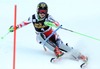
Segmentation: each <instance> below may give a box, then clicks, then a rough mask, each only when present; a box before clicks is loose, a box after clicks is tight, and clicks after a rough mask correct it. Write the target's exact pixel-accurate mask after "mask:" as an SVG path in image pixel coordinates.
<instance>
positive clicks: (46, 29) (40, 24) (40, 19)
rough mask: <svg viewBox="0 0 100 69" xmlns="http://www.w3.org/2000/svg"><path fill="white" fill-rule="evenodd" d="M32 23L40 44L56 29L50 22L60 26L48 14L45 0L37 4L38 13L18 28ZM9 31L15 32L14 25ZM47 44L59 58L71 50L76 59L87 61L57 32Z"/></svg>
mask: <svg viewBox="0 0 100 69" xmlns="http://www.w3.org/2000/svg"><path fill="white" fill-rule="evenodd" d="M31 23H33V26H34V28H35V30H36V35H37V40H38V42H39V43H40V44H42V42H43V41H44V40H45V39H46V38H47V37H48V36H49V35H50V34H51V33H52V32H53V31H54V30H53V29H52V27H50V26H48V23H51V24H54V25H55V27H58V26H60V24H59V23H58V22H57V21H56V20H54V19H53V18H52V17H51V15H49V14H48V6H47V4H46V3H45V2H40V3H39V4H38V6H37V14H33V15H32V16H31V17H29V18H28V20H26V21H23V22H22V23H20V24H18V25H17V26H16V29H19V28H22V27H24V26H26V25H28V24H31ZM9 31H10V32H13V31H14V26H11V27H10V28H9ZM45 46H46V47H47V48H49V49H50V50H51V51H53V52H54V53H55V55H56V57H57V58H59V57H61V56H62V55H64V52H71V53H72V56H73V58H74V59H76V60H77V59H82V60H83V61H86V56H84V55H82V54H81V53H80V52H78V51H76V50H74V49H72V48H70V47H69V46H68V45H66V44H64V43H63V41H62V40H61V39H60V38H59V36H58V34H57V33H55V34H53V35H52V36H51V37H50V39H48V40H47V42H46V43H45ZM63 51H64V52H63Z"/></svg>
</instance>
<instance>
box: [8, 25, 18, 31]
mask: <svg viewBox="0 0 100 69" xmlns="http://www.w3.org/2000/svg"><path fill="white" fill-rule="evenodd" d="M16 29H18V26H16ZM13 31H14V26H13V25H12V26H10V28H9V32H13Z"/></svg>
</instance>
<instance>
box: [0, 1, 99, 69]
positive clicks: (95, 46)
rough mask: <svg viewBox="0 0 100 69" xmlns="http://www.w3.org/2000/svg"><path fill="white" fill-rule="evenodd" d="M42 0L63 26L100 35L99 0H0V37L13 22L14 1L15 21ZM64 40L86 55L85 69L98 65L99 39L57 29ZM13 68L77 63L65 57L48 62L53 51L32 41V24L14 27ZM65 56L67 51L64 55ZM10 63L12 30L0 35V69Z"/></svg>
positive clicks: (67, 67) (58, 68)
mask: <svg viewBox="0 0 100 69" xmlns="http://www.w3.org/2000/svg"><path fill="white" fill-rule="evenodd" d="M42 1H43V2H46V3H47V4H48V6H49V9H48V11H49V12H48V13H49V14H51V15H52V16H53V18H55V20H57V21H58V22H59V23H60V24H62V25H63V27H64V28H68V29H71V30H73V31H76V32H80V33H83V34H86V35H89V36H92V37H95V38H98V39H100V0H14V1H13V0H9V1H8V0H0V37H2V36H4V35H5V34H6V33H7V32H8V28H9V27H10V26H11V25H13V23H14V5H15V4H16V5H17V24H19V23H21V22H22V21H24V20H26V19H27V18H28V17H29V16H31V15H32V14H34V13H36V9H37V4H38V3H39V2H42ZM57 33H58V34H59V35H60V37H61V39H62V40H63V42H64V43H69V46H71V47H74V48H75V49H77V50H79V51H80V52H81V53H83V54H84V55H87V56H88V58H89V62H88V66H87V69H100V54H99V53H100V41H99V40H94V39H91V38H88V37H85V36H80V35H77V34H74V33H72V32H69V31H65V30H62V29H59V30H58V31H57ZM16 46H17V47H16V69H80V67H79V65H80V63H79V62H77V61H73V60H70V59H68V58H64V59H62V60H61V61H60V62H58V63H50V59H51V58H52V57H54V53H53V52H51V51H50V50H48V51H47V52H45V51H44V49H43V46H42V45H40V44H38V43H37V41H36V34H35V30H34V27H33V25H32V24H30V25H27V26H25V27H23V28H21V29H18V30H17V42H16ZM66 56H67V55H66ZM12 67H13V33H9V34H8V35H7V36H5V38H4V39H0V69H12Z"/></svg>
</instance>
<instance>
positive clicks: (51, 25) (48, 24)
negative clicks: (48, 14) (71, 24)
mask: <svg viewBox="0 0 100 69" xmlns="http://www.w3.org/2000/svg"><path fill="white" fill-rule="evenodd" d="M44 24H45V25H46V26H50V27H55V28H57V26H56V25H55V24H54V23H52V22H44Z"/></svg>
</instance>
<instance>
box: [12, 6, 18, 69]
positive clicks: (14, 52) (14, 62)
mask: <svg viewBox="0 0 100 69" xmlns="http://www.w3.org/2000/svg"><path fill="white" fill-rule="evenodd" d="M16 19H17V5H15V6H14V42H13V43H14V45H13V46H14V47H13V69H15V68H16V66H15V65H16Z"/></svg>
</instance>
